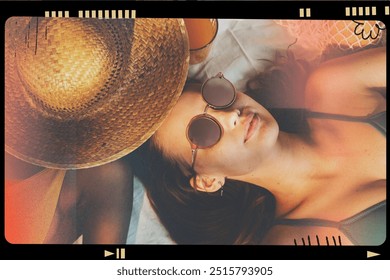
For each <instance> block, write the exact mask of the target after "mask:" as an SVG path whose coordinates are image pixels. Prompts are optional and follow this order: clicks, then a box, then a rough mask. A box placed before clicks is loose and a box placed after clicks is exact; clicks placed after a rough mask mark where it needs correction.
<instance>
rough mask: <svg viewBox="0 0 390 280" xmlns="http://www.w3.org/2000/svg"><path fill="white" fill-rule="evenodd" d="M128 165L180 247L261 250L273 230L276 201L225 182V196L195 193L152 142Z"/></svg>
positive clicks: (243, 185)
mask: <svg viewBox="0 0 390 280" xmlns="http://www.w3.org/2000/svg"><path fill="white" fill-rule="evenodd" d="M130 159H131V161H132V166H133V169H134V174H135V175H136V176H137V177H138V178H139V179H140V180H141V182H142V183H143V184H144V186H145V189H146V192H147V195H148V198H149V199H150V201H151V205H152V207H153V208H154V210H155V211H156V213H157V215H158V217H159V218H160V221H161V223H162V224H163V225H164V226H165V227H166V229H167V231H168V232H169V234H170V236H171V238H172V239H173V240H174V241H175V242H176V243H178V244H259V243H260V242H261V240H262V238H263V237H264V235H265V234H266V232H267V231H268V229H269V228H270V226H271V225H272V222H273V219H274V215H275V200H274V197H273V196H272V194H271V193H269V192H268V191H266V190H265V189H263V188H259V187H257V186H253V185H250V184H247V183H243V182H238V181H232V180H226V183H225V185H224V191H223V196H221V194H220V193H219V192H216V193H205V192H201V191H196V190H195V189H193V188H192V187H191V185H190V184H189V178H188V177H186V176H184V174H183V172H182V171H181V169H180V167H179V166H178V164H177V163H176V162H174V161H173V160H171V159H169V158H168V157H165V156H164V154H163V153H162V152H161V150H160V149H159V148H158V147H157V146H156V145H155V143H154V141H153V138H152V139H150V140H148V141H147V142H146V143H145V144H143V145H142V146H141V147H140V148H138V149H137V150H136V151H134V152H133V153H131V155H130Z"/></svg>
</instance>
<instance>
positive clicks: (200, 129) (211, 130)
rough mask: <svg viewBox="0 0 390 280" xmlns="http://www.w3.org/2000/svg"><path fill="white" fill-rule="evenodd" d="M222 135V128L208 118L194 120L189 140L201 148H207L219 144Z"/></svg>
mask: <svg viewBox="0 0 390 280" xmlns="http://www.w3.org/2000/svg"><path fill="white" fill-rule="evenodd" d="M221 133H222V132H221V128H220V126H219V125H218V124H217V123H216V122H215V121H214V120H212V119H210V118H206V117H200V118H197V119H194V120H193V121H192V122H191V124H190V126H189V128H188V138H189V139H190V141H191V142H192V143H193V144H195V145H196V146H198V147H199V148H207V147H210V146H212V145H214V144H215V143H217V142H218V141H219V139H220V138H221Z"/></svg>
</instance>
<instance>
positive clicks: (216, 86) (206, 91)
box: [202, 77, 235, 108]
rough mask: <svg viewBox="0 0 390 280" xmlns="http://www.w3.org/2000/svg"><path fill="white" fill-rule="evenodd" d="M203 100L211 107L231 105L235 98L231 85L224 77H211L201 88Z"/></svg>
mask: <svg viewBox="0 0 390 280" xmlns="http://www.w3.org/2000/svg"><path fill="white" fill-rule="evenodd" d="M202 93H203V98H204V100H205V101H206V102H207V103H208V104H210V105H211V106H213V107H216V108H218V107H226V106H229V105H231V104H232V103H233V102H234V99H235V90H234V87H233V85H232V84H231V83H230V82H229V81H227V80H226V79H225V78H219V77H215V78H211V79H210V80H208V81H207V82H206V83H205V84H204V86H203V89H202Z"/></svg>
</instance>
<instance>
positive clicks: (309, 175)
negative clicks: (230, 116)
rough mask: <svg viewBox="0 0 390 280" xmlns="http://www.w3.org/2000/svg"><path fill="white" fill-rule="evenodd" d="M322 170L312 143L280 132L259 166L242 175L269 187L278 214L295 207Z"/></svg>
mask: <svg viewBox="0 0 390 280" xmlns="http://www.w3.org/2000/svg"><path fill="white" fill-rule="evenodd" d="M324 172H326V171H325V167H324V166H323V158H322V157H321V156H320V155H319V153H318V152H317V149H316V147H315V145H313V144H311V143H309V142H308V141H306V140H305V139H303V138H301V137H299V136H296V135H294V134H289V133H284V132H280V134H279V137H278V140H277V142H276V146H275V149H273V151H272V153H270V154H269V155H268V156H267V158H264V159H262V160H261V162H260V164H259V166H258V168H257V169H256V170H254V171H253V172H251V174H246V175H244V176H242V177H241V178H235V179H238V180H243V181H246V182H249V183H252V184H255V185H258V186H261V187H264V188H266V189H268V190H269V191H270V192H271V193H273V195H274V196H275V198H276V202H277V216H285V215H287V214H289V213H291V212H292V211H294V210H295V209H297V208H298V207H299V206H300V205H301V204H302V203H303V202H304V201H305V199H307V198H308V197H309V196H310V194H311V193H312V192H313V186H315V184H314V182H315V181H316V180H318V178H320V177H322V176H321V174H323V173H324Z"/></svg>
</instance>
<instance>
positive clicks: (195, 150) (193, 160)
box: [191, 147, 198, 170]
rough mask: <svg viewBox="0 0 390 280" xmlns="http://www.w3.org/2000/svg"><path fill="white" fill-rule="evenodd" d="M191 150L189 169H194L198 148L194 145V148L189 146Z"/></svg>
mask: <svg viewBox="0 0 390 280" xmlns="http://www.w3.org/2000/svg"><path fill="white" fill-rule="evenodd" d="M191 152H192V158H191V162H192V164H191V169H192V170H194V166H195V159H196V154H197V152H198V148H197V147H195V148H191Z"/></svg>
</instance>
